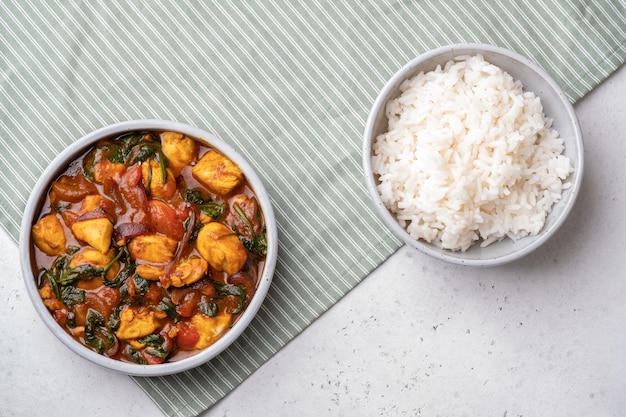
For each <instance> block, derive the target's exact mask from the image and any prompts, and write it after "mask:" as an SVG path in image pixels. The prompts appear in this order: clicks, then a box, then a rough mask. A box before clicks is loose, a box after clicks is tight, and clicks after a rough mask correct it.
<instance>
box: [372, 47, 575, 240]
mask: <svg viewBox="0 0 626 417" xmlns="http://www.w3.org/2000/svg"><path fill="white" fill-rule="evenodd" d="M400 90H401V94H400V95H399V97H397V98H396V99H394V100H391V101H389V103H388V104H387V108H386V113H387V117H388V119H389V126H388V131H387V132H386V133H384V134H381V135H379V136H378V137H377V138H375V140H374V141H373V151H374V152H373V157H372V168H373V171H374V174H375V175H377V176H378V178H379V184H378V192H379V193H380V196H381V198H382V201H383V203H384V204H385V206H386V207H387V208H388V209H389V210H390V211H391V212H393V213H394V214H395V215H396V217H397V219H398V221H399V222H400V224H401V225H402V226H403V227H404V228H406V230H407V231H408V232H409V234H410V235H411V236H412V237H414V238H415V239H423V240H425V241H427V242H433V243H435V244H436V245H438V246H440V247H442V248H446V249H451V250H461V251H465V250H467V249H468V248H469V247H470V246H471V245H472V244H473V243H474V242H476V241H478V240H481V241H482V243H481V245H483V246H486V245H488V244H490V243H492V242H494V241H497V240H500V239H502V238H504V237H509V238H511V239H514V240H515V239H519V238H522V237H524V236H528V235H536V234H538V233H539V232H540V231H541V229H542V228H543V225H544V223H545V219H546V216H547V215H548V213H550V210H551V209H552V206H553V204H554V203H556V202H557V201H559V200H560V199H561V193H562V190H564V189H565V188H567V187H568V186H569V184H568V183H566V182H564V181H565V180H566V179H567V177H568V176H569V175H570V173H571V172H572V171H573V169H572V165H571V162H570V160H569V158H567V157H566V156H564V155H563V154H562V152H563V149H564V145H563V140H562V139H561V138H560V137H559V134H558V132H557V131H556V130H555V129H554V128H552V122H551V120H549V119H547V118H546V116H545V115H544V113H543V106H542V104H541V101H540V99H539V97H537V96H535V94H534V93H532V92H529V91H524V90H523V86H522V84H521V83H520V82H519V81H516V80H514V79H513V78H512V77H511V76H510V75H509V74H508V73H507V72H505V71H503V70H502V69H500V68H499V67H497V66H495V65H492V64H490V63H488V62H487V61H485V60H484V58H483V57H482V56H481V55H475V56H467V57H462V58H459V59H457V60H455V61H449V62H447V63H446V64H445V65H444V67H443V68H441V67H437V68H436V69H435V70H433V71H430V72H427V73H420V74H418V75H417V76H415V77H413V78H411V79H409V80H406V81H404V82H403V83H402V85H401V86H400Z"/></svg>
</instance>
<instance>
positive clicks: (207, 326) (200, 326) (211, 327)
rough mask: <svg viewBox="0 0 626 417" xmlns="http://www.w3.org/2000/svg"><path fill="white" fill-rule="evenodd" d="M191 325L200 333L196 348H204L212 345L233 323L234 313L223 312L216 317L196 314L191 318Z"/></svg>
mask: <svg viewBox="0 0 626 417" xmlns="http://www.w3.org/2000/svg"><path fill="white" fill-rule="evenodd" d="M190 323H191V325H192V326H193V327H194V328H195V329H196V330H197V332H198V334H199V336H200V337H199V338H198V341H197V342H196V345H195V349H204V348H206V347H208V346H211V345H212V344H213V343H215V341H216V340H217V339H219V338H220V336H222V335H223V334H224V333H225V332H226V330H228V328H229V327H230V324H231V323H232V315H231V314H227V313H223V314H218V315H217V316H215V317H209V316H207V315H204V314H202V313H197V314H194V316H193V317H192V318H191V320H190Z"/></svg>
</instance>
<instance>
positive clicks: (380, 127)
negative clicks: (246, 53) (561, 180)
mask: <svg viewBox="0 0 626 417" xmlns="http://www.w3.org/2000/svg"><path fill="white" fill-rule="evenodd" d="M477 54H481V55H482V56H483V57H484V59H485V61H487V62H490V63H491V64H494V65H497V66H498V67H500V68H501V69H503V70H504V71H506V72H508V73H509V74H511V76H512V77H513V78H514V79H516V80H519V81H521V82H522V84H523V86H524V89H525V90H526V91H532V92H534V93H535V95H537V96H538V97H540V99H541V102H542V104H543V108H544V113H545V115H546V117H547V118H549V119H552V120H553V126H554V127H555V128H556V129H557V130H558V131H559V134H560V136H561V138H562V139H563V140H564V143H565V150H564V154H565V155H566V156H567V157H569V159H570V161H571V163H572V165H573V168H574V172H573V173H572V174H571V175H570V177H569V178H568V179H567V181H568V182H570V183H571V187H570V188H569V189H566V190H564V191H563V193H562V199H561V200H560V201H559V202H558V203H556V204H555V205H554V206H553V208H552V211H551V213H550V214H549V215H548V216H547V218H546V221H545V224H544V227H543V229H542V230H541V232H540V233H539V234H537V235H534V236H528V237H525V238H521V239H518V240H516V241H513V240H511V239H508V238H505V239H503V240H500V241H497V242H495V243H492V244H491V245H489V246H486V247H480V244H477V243H475V244H474V245H472V246H471V247H470V248H469V249H468V250H466V251H465V252H462V251H452V250H448V249H442V248H440V247H439V246H438V245H436V244H434V243H428V242H426V241H424V240H421V239H420V240H416V239H414V238H413V237H411V236H410V235H409V234H408V233H407V232H406V230H405V229H404V228H403V227H402V226H401V225H400V224H399V223H398V221H397V220H396V218H395V217H394V215H393V214H392V213H391V212H390V211H389V210H388V209H387V208H386V207H385V205H384V204H383V202H382V201H381V198H380V195H379V193H378V190H377V184H378V179H377V177H376V176H375V175H374V174H373V173H372V162H371V158H372V143H373V141H374V139H375V138H376V137H377V136H378V135H380V134H382V133H385V132H386V131H387V128H388V124H387V123H388V120H387V116H386V114H385V107H386V104H387V102H388V101H389V100H392V99H394V98H396V97H397V96H398V95H399V86H400V84H401V83H402V82H403V81H404V80H406V79H408V78H411V77H413V76H415V75H417V74H419V73H420V72H422V71H423V72H428V71H432V70H434V69H435V68H436V67H437V66H438V65H441V66H442V67H443V66H444V64H445V63H446V62H448V61H450V60H453V59H455V57H459V56H464V55H477ZM583 165H584V164H583V138H582V134H581V131H580V126H579V123H578V120H577V118H576V114H575V113H574V109H573V107H572V105H571V103H570V102H569V100H568V99H567V97H566V95H565V94H564V92H563V91H562V90H561V88H560V87H559V86H558V85H557V83H556V82H555V81H554V80H553V79H552V78H551V77H550V75H549V74H548V73H547V72H546V71H545V70H544V69H542V68H541V67H540V66H539V65H537V64H536V63H534V62H533V61H531V60H530V59H528V58H526V57H524V56H522V55H520V54H519V53H516V52H514V51H511V50H507V49H504V48H501V47H496V46H491V45H484V44H460V45H449V46H445V47H441V48H438V49H435V50H431V51H429V52H426V53H424V54H422V55H420V56H418V57H416V58H415V59H413V60H411V61H410V62H408V63H407V64H406V65H405V66H403V67H402V68H401V69H400V70H398V71H397V72H396V73H395V74H394V75H393V76H392V77H391V79H390V80H389V81H388V82H387V83H386V84H385V86H384V87H383V88H382V90H381V91H380V93H379V95H378V96H377V98H376V100H375V101H374V104H373V106H372V109H371V111H370V114H369V117H368V119H367V123H366V126H365V131H364V141H363V169H364V174H365V182H366V186H367V189H368V192H369V194H370V197H371V199H372V201H373V203H374V205H375V207H376V210H377V211H378V213H379V214H380V216H381V217H382V219H383V221H384V222H385V223H386V225H387V226H388V227H389V228H390V229H391V231H392V232H393V233H394V234H395V235H396V236H397V237H398V238H400V239H401V240H402V241H404V242H405V243H406V244H407V245H410V246H412V247H414V248H416V249H418V250H420V251H422V252H424V253H426V254H428V255H430V256H433V257H435V258H437V259H440V260H442V261H446V262H449V263H452V264H458V265H471V266H495V265H501V264H505V263H507V262H511V261H514V260H516V259H519V258H521V257H523V256H525V255H527V254H528V253H530V252H532V251H533V250H535V249H537V248H538V247H539V246H541V245H542V244H543V243H545V242H546V241H547V240H548V239H550V237H551V236H552V235H554V233H555V232H556V230H557V229H558V228H559V227H560V226H561V225H562V224H563V222H564V221H565V219H566V218H567V216H568V214H569V213H570V211H571V209H572V207H573V205H574V202H575V200H576V197H577V196H578V193H579V190H580V185H581V182H582V177H583Z"/></svg>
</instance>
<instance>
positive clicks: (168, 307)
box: [159, 298, 180, 323]
mask: <svg viewBox="0 0 626 417" xmlns="http://www.w3.org/2000/svg"><path fill="white" fill-rule="evenodd" d="M159 308H160V309H161V310H162V311H164V312H165V314H167V317H169V318H170V319H172V320H174V323H178V322H179V321H180V315H179V314H178V312H177V311H176V305H175V304H174V303H173V302H172V300H170V299H169V298H163V299H162V300H161V302H160V303H159Z"/></svg>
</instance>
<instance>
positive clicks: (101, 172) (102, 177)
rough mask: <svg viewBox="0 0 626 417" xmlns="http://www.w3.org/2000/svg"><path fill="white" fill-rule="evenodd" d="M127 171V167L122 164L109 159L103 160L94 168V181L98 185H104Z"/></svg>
mask: <svg viewBox="0 0 626 417" xmlns="http://www.w3.org/2000/svg"><path fill="white" fill-rule="evenodd" d="M125 170H126V165H124V164H123V163H121V162H111V161H109V160H108V159H107V158H102V159H100V160H99V161H98V162H96V163H95V164H94V166H93V179H94V181H95V182H96V183H98V184H103V183H104V182H105V181H106V180H108V179H110V178H114V177H115V176H117V175H120V174H122V173H123V172H124V171H125Z"/></svg>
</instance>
